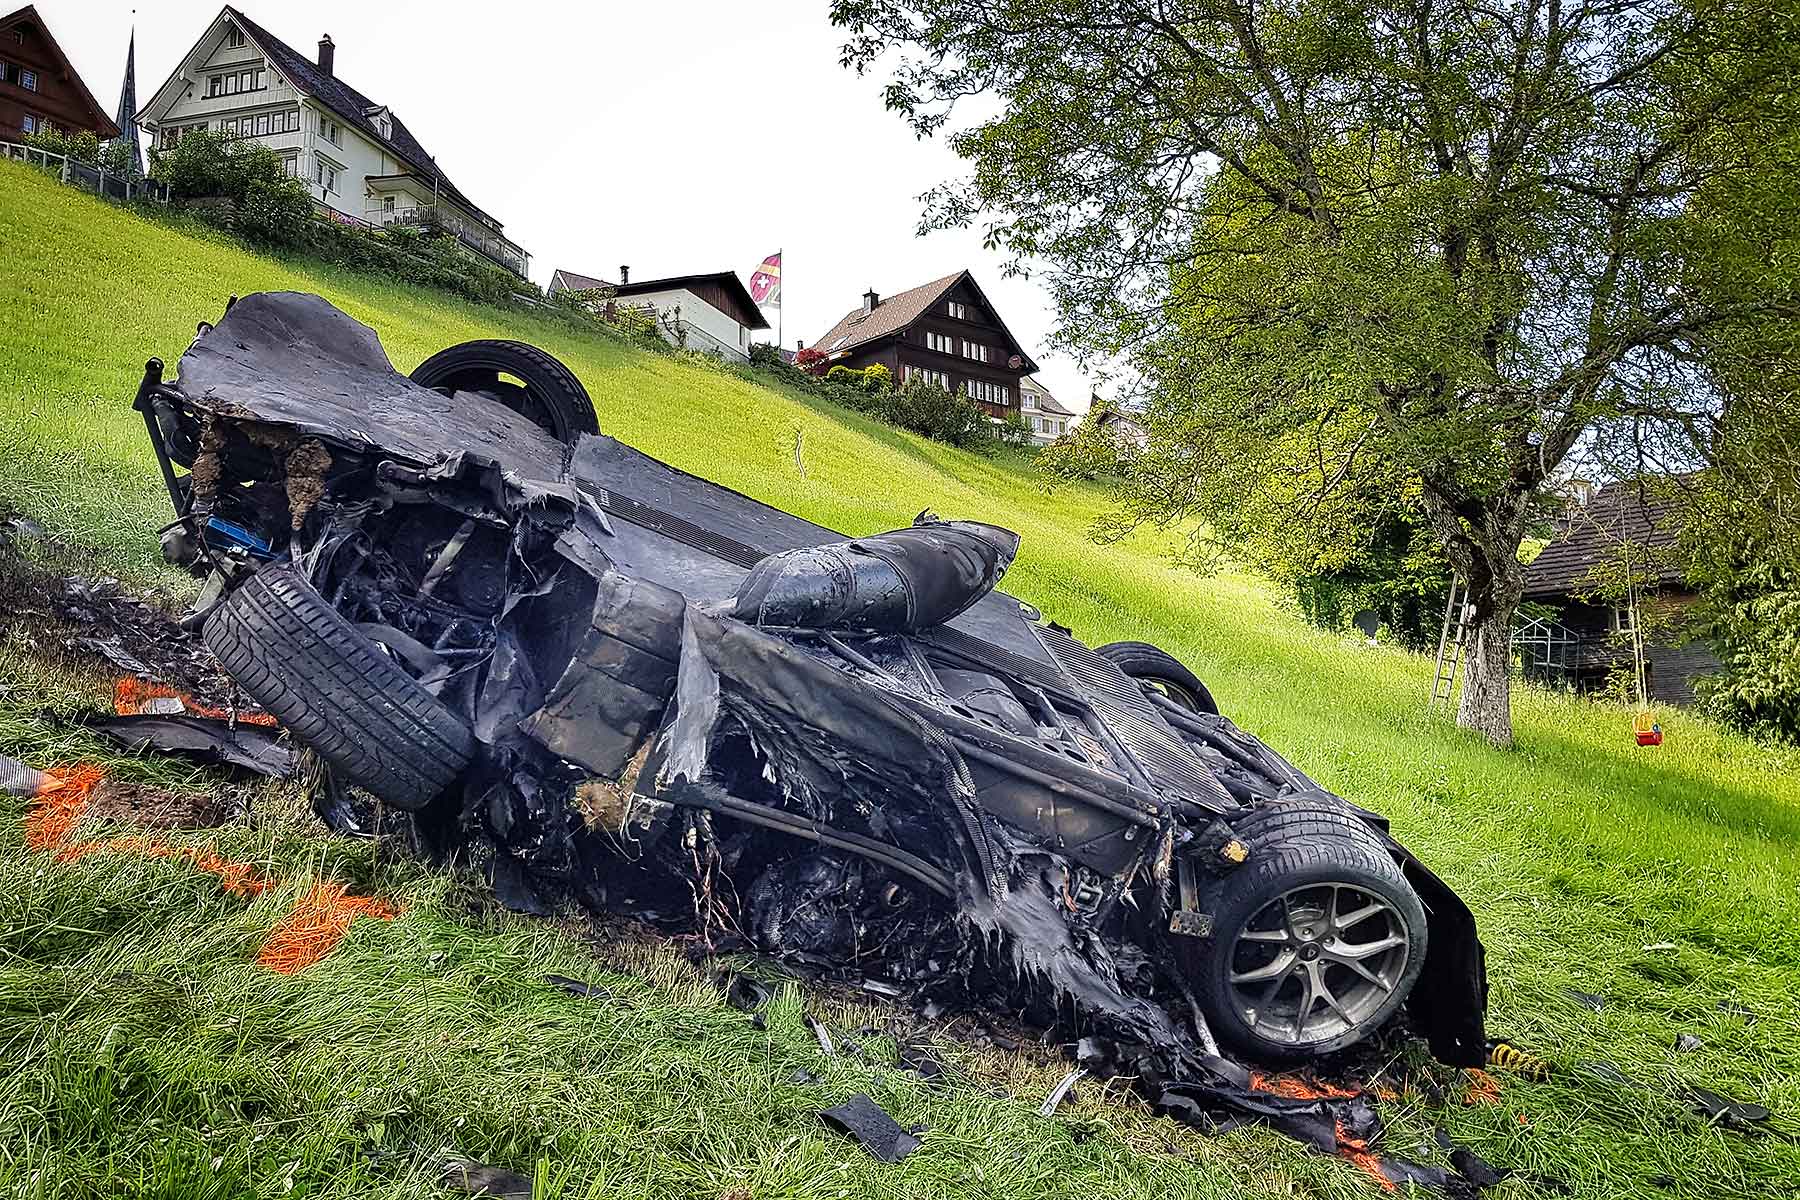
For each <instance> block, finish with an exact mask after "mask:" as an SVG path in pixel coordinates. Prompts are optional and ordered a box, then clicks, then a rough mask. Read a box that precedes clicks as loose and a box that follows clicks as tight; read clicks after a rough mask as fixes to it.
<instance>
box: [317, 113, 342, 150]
mask: <svg viewBox="0 0 1800 1200" xmlns="http://www.w3.org/2000/svg"><path fill="white" fill-rule="evenodd" d="M319 136H320V137H323V138H324V139H325V140H326V141H328V142H330V143H331V144H332V145H334V146H342V145H343V144H344V143H343V140H342V139H343V136H344V131H343V129H342V128H340V127H339V125H338V123H337V122H336V121H328V120H326V119H325V118H324V117H320V118H319Z"/></svg>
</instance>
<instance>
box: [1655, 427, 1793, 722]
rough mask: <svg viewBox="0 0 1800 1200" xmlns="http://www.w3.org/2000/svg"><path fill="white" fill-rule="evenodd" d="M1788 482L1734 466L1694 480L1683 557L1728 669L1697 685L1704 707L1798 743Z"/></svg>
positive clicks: (1701, 615) (1703, 624)
mask: <svg viewBox="0 0 1800 1200" xmlns="http://www.w3.org/2000/svg"><path fill="white" fill-rule="evenodd" d="M1772 433H1773V431H1771V430H1768V429H1766V428H1765V429H1759V430H1757V431H1756V435H1757V436H1759V437H1767V436H1771V435H1772ZM1796 469H1800V464H1794V463H1790V464H1789V465H1788V470H1789V472H1790V475H1791V473H1792V472H1793V471H1794V470H1796ZM1787 483H1788V484H1789V486H1788V487H1786V488H1784V487H1783V486H1782V484H1783V481H1781V480H1780V479H1779V478H1778V477H1776V476H1773V475H1772V474H1771V473H1763V472H1758V473H1757V474H1756V475H1755V476H1754V477H1753V478H1752V479H1743V478H1740V477H1739V474H1738V473H1737V472H1736V471H1734V470H1733V469H1732V468H1731V466H1729V465H1727V466H1725V467H1722V468H1720V469H1718V470H1715V471H1713V472H1709V473H1708V474H1707V475H1706V476H1704V477H1702V478H1701V479H1699V480H1697V481H1695V491H1696V497H1695V503H1694V506H1693V511H1692V513H1691V515H1690V520H1689V523H1688V525H1687V527H1686V528H1685V529H1684V530H1683V533H1682V540H1681V551H1682V556H1683V565H1684V570H1685V573H1686V574H1687V577H1688V581H1689V582H1690V583H1692V584H1693V585H1694V586H1695V587H1697V588H1698V589H1699V592H1700V602H1699V605H1698V611H1697V613H1696V614H1695V616H1696V619H1697V625H1698V628H1699V631H1700V632H1701V633H1702V634H1703V635H1704V636H1705V637H1706V639H1707V641H1708V642H1709V643H1710V644H1711V645H1712V647H1713V649H1714V650H1715V651H1717V652H1718V654H1719V657H1720V659H1721V661H1722V662H1723V664H1724V666H1723V669H1722V670H1721V671H1720V673H1719V674H1717V675H1715V676H1713V677H1711V678H1708V679H1703V680H1701V681H1699V684H1698V685H1697V687H1696V690H1697V691H1698V693H1699V694H1700V696H1701V699H1702V701H1703V702H1704V703H1705V704H1706V706H1707V707H1708V709H1710V710H1711V711H1712V712H1713V713H1714V714H1715V715H1717V716H1718V717H1720V718H1721V719H1722V720H1724V721H1725V722H1727V723H1728V724H1730V725H1732V726H1733V727H1735V728H1739V729H1743V730H1746V731H1748V732H1751V733H1755V734H1757V735H1759V736H1764V737H1771V738H1776V739H1780V740H1785V741H1789V742H1800V533H1797V532H1796V530H1795V521H1796V517H1797V516H1800V508H1797V507H1796V503H1795V502H1796V499H1797V498H1800V491H1795V490H1792V489H1791V483H1792V480H1791V478H1790V480H1788V481H1787Z"/></svg>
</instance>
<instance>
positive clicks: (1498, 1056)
mask: <svg viewBox="0 0 1800 1200" xmlns="http://www.w3.org/2000/svg"><path fill="white" fill-rule="evenodd" d="M1488 1066H1490V1067H1499V1068H1501V1069H1502V1070H1506V1071H1511V1072H1512V1073H1514V1074H1515V1075H1523V1076H1524V1077H1525V1078H1527V1079H1536V1080H1545V1079H1548V1078H1550V1064H1549V1063H1547V1062H1545V1061H1544V1060H1543V1059H1541V1058H1539V1057H1537V1056H1536V1055H1535V1054H1531V1053H1528V1052H1526V1051H1524V1050H1521V1049H1519V1048H1518V1047H1517V1046H1515V1045H1513V1044H1512V1043H1511V1042H1509V1041H1507V1040H1506V1039H1505V1038H1495V1039H1494V1040H1493V1041H1491V1042H1489V1043H1488Z"/></svg>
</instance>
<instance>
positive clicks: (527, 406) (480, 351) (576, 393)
mask: <svg viewBox="0 0 1800 1200" xmlns="http://www.w3.org/2000/svg"><path fill="white" fill-rule="evenodd" d="M409 378H410V379H411V380H412V381H413V382H414V383H416V384H419V385H420V386H421V387H428V388H433V389H435V390H437V391H440V392H443V393H445V394H446V395H448V394H449V393H451V392H480V393H481V394H483V395H486V396H490V397H492V398H493V399H495V400H498V401H499V402H500V403H501V404H503V405H505V406H506V407H507V408H510V409H512V410H513V411H514V412H516V413H518V414H520V415H521V416H523V417H526V418H528V419H529V420H530V421H531V422H532V423H533V424H535V425H538V426H541V427H542V428H544V429H547V430H549V431H550V432H551V433H553V434H555V435H556V437H557V439H558V440H559V441H563V442H573V441H574V440H575V439H576V438H577V437H579V436H580V435H581V434H584V433H599V432H600V422H599V419H598V418H596V417H595V416H594V402H593V401H592V400H590V399H589V398H588V394H587V389H586V388H584V387H582V386H581V380H579V379H577V378H575V373H574V372H573V371H571V370H569V368H568V367H565V366H564V365H563V364H562V363H561V362H560V361H558V360H557V359H556V358H555V357H554V356H552V355H549V354H546V353H544V352H543V351H542V350H539V349H538V348H537V347H536V346H528V345H526V344H525V343H524V342H508V341H494V340H489V341H478V342H462V343H459V344H458V345H455V346H451V347H449V348H448V349H445V350H439V351H438V352H437V353H436V354H434V355H432V356H431V357H430V358H428V359H426V360H425V361H424V362H422V363H420V364H419V365H418V366H417V367H416V368H414V370H413V373H412V375H411V376H409Z"/></svg>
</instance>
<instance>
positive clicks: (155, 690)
mask: <svg viewBox="0 0 1800 1200" xmlns="http://www.w3.org/2000/svg"><path fill="white" fill-rule="evenodd" d="M154 700H176V701H179V702H180V703H181V707H182V710H183V711H184V712H187V713H191V714H192V715H194V716H196V717H213V718H216V719H217V720H220V721H229V720H232V719H234V718H235V719H236V720H237V722H238V723H239V724H240V725H264V726H274V725H276V724H278V722H277V721H276V720H275V718H274V717H273V716H271V715H270V714H268V713H266V712H258V711H254V710H252V711H250V712H238V713H231V712H227V711H226V710H225V709H222V708H214V707H212V706H211V705H209V704H202V703H200V702H199V701H198V700H196V699H194V698H193V697H192V696H190V695H188V694H187V693H186V692H178V691H176V690H175V689H174V688H172V687H168V686H165V685H164V684H160V683H151V682H150V681H149V680H147V679H139V678H138V677H137V676H135V675H122V676H120V677H119V679H118V680H117V681H116V682H115V683H114V684H113V711H114V712H116V713H118V714H119V715H120V716H122V717H135V716H141V715H143V714H144V713H145V712H147V711H154V709H153V708H152V706H151V702H152V701H154Z"/></svg>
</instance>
